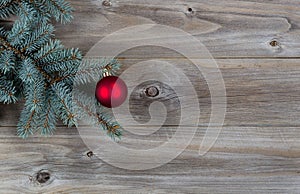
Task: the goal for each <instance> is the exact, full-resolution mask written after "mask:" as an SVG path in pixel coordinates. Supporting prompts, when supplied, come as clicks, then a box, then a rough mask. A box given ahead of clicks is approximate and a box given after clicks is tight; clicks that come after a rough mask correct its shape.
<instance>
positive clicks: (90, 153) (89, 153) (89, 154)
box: [86, 151, 94, 158]
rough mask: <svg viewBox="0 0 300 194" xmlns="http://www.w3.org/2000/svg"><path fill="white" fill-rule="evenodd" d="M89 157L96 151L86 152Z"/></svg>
mask: <svg viewBox="0 0 300 194" xmlns="http://www.w3.org/2000/svg"><path fill="white" fill-rule="evenodd" d="M86 155H87V157H89V158H90V157H92V156H93V155H94V153H93V152H92V151H89V152H88V153H86Z"/></svg>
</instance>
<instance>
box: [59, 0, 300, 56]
mask: <svg viewBox="0 0 300 194" xmlns="http://www.w3.org/2000/svg"><path fill="white" fill-rule="evenodd" d="M70 2H71V3H72V5H73V6H74V7H75V8H76V12H74V16H75V19H74V21H73V23H71V24H68V25H67V26H61V25H58V29H57V31H56V34H57V37H58V38H61V39H62V40H63V42H64V43H65V44H66V45H67V46H70V47H79V48H81V49H82V50H83V51H84V52H86V51H88V50H89V49H90V48H91V47H92V46H93V45H94V44H95V43H96V42H98V41H99V40H100V39H101V38H102V37H104V36H106V35H108V34H110V33H111V32H114V31H116V30H118V29H122V28H124V27H128V26H133V25H138V24H151V23H157V24H162V25H168V26H172V27H177V28H180V29H183V30H184V31H186V32H188V33H191V34H192V35H194V36H195V37H196V38H197V39H199V40H200V41H202V42H203V43H204V44H205V45H206V47H207V48H208V49H209V50H210V52H211V53H212V55H213V56H214V57H216V58H228V57H299V54H300V49H299V48H300V36H299V30H300V29H299V19H300V16H299V13H300V4H299V2H298V1H297V0H292V1H278V0H277V1H258V0H255V1H247V0H245V1H236V0H229V1H224V0H223V1H219V0H213V1H205V0H197V1H196V0H191V1H179V0H175V1H173V0H172V1H157V0H155V1H153V0H145V1H137V0H125V1H117V0H112V1H111V6H104V5H102V1H100V0H94V1H92V2H91V1H78V0H71V1H70ZM188 8H191V9H192V12H189V11H188ZM273 40H276V41H277V42H273V43H272V45H273V46H272V45H270V42H272V41H273ZM143 53H144V52H143V49H142V48H141V49H140V52H136V53H134V55H133V56H132V57H133V58H135V57H139V56H141V55H142V54H143ZM151 55H152V56H161V55H162V52H161V51H160V50H156V51H155V50H154V51H152V53H151ZM163 55H164V56H166V57H167V56H172V53H169V52H166V51H165V52H163Z"/></svg>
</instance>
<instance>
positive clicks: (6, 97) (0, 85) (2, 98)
mask: <svg viewBox="0 0 300 194" xmlns="http://www.w3.org/2000/svg"><path fill="white" fill-rule="evenodd" d="M0 75H1V74H0ZM5 78H6V77H5V76H3V75H1V77H0V102H3V103H5V104H9V103H15V102H16V101H17V98H16V96H15V93H16V89H15V87H14V85H13V82H12V81H8V80H6V79H5Z"/></svg>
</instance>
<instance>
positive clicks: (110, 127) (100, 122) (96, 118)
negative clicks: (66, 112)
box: [73, 91, 122, 139]
mask: <svg viewBox="0 0 300 194" xmlns="http://www.w3.org/2000/svg"><path fill="white" fill-rule="evenodd" d="M73 92H74V95H73V96H74V99H73V100H74V103H75V108H76V112H77V113H78V117H79V118H80V119H82V120H85V121H89V122H90V123H92V124H93V125H94V126H95V127H101V128H102V129H103V130H104V131H106V133H107V134H108V135H109V136H110V137H111V138H113V139H115V138H116V137H117V138H120V137H121V134H122V133H121V129H122V128H121V126H120V125H119V124H118V123H117V122H113V121H111V119H109V118H110V116H109V115H108V114H107V113H105V111H104V110H103V108H102V107H101V105H99V104H97V102H96V101H95V99H94V98H91V97H89V96H87V95H85V94H83V93H82V92H79V91H73Z"/></svg>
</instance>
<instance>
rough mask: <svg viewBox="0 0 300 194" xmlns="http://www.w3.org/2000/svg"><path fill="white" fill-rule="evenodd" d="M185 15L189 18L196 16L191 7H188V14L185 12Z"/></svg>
mask: <svg viewBox="0 0 300 194" xmlns="http://www.w3.org/2000/svg"><path fill="white" fill-rule="evenodd" d="M185 15H186V16H188V17H192V16H194V15H195V11H194V9H193V8H191V7H188V8H187V10H186V12H185Z"/></svg>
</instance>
